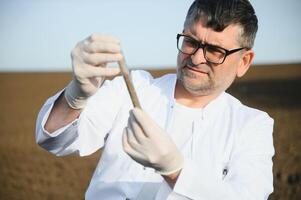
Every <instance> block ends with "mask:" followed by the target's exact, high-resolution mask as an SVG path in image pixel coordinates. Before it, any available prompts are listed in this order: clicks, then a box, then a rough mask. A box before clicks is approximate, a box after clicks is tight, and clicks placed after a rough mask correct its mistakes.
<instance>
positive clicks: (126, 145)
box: [122, 108, 184, 175]
mask: <svg viewBox="0 0 301 200" xmlns="http://www.w3.org/2000/svg"><path fill="white" fill-rule="evenodd" d="M122 139H123V149H124V151H125V152H126V153H127V154H128V155H129V156H130V157H131V158H133V159H134V160H135V161H136V162H138V163H140V164H142V165H143V166H146V167H151V168H154V169H155V170H156V171H157V172H158V173H160V174H162V175H169V174H172V173H174V172H177V171H178V170H180V169H181V168H182V166H183V163H184V159H183V156H182V154H181V152H180V151H179V150H178V148H177V147H176V145H175V144H174V143H173V141H172V140H171V138H170V137H169V135H167V133H166V132H165V131H164V130H163V129H162V128H161V127H159V126H158V125H157V124H156V123H155V122H154V121H153V120H152V119H151V118H150V117H149V116H148V115H147V114H146V113H145V112H144V111H142V110H141V109H138V108H134V109H133V110H132V111H130V117H129V120H128V126H127V127H126V128H125V129H124V133H123V138H122Z"/></svg>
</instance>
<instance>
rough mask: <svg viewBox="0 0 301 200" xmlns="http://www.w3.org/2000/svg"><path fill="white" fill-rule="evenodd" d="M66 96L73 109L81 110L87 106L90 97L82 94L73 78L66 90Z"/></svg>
mask: <svg viewBox="0 0 301 200" xmlns="http://www.w3.org/2000/svg"><path fill="white" fill-rule="evenodd" d="M64 97H65V100H66V102H67V104H68V106H69V107H70V108H72V109H75V110H79V109H83V108H84V107H85V106H86V103H87V100H88V97H86V96H84V95H82V92H80V90H79V88H78V85H77V83H76V82H75V81H74V80H72V81H71V82H70V83H69V84H68V85H67V87H66V88H65V91H64Z"/></svg>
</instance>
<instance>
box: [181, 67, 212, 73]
mask: <svg viewBox="0 0 301 200" xmlns="http://www.w3.org/2000/svg"><path fill="white" fill-rule="evenodd" d="M185 68H187V69H188V70H191V71H194V72H197V73H201V74H207V75H208V72H205V71H203V70H201V69H198V68H196V67H190V66H188V65H185V66H184V67H183V69H185Z"/></svg>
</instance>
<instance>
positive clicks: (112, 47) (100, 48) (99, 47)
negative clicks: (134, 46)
mask: <svg viewBox="0 0 301 200" xmlns="http://www.w3.org/2000/svg"><path fill="white" fill-rule="evenodd" d="M83 50H84V51H85V52H87V53H120V52H121V49H120V45H119V44H116V43H112V42H99V41H95V42H91V43H85V44H84V45H83Z"/></svg>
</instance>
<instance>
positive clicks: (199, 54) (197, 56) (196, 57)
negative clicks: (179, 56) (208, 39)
mask: <svg viewBox="0 0 301 200" xmlns="http://www.w3.org/2000/svg"><path fill="white" fill-rule="evenodd" d="M191 61H192V63H193V64H195V65H199V64H204V63H207V61H206V59H205V54H204V50H203V48H199V49H198V50H197V51H196V52H195V53H194V54H193V55H191Z"/></svg>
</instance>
